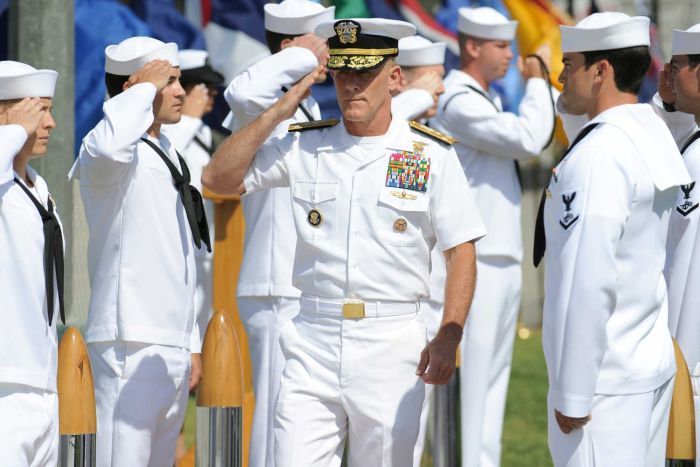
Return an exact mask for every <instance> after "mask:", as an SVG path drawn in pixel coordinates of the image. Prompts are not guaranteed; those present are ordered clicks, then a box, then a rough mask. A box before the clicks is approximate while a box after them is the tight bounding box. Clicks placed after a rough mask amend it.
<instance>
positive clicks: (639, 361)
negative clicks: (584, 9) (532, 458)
mask: <svg viewBox="0 0 700 467" xmlns="http://www.w3.org/2000/svg"><path fill="white" fill-rule="evenodd" d="M561 33H562V51H563V52H564V59H563V61H564V69H563V71H562V73H561V75H560V77H559V81H560V82H561V83H562V84H563V85H564V89H563V92H562V94H561V97H560V100H561V102H562V104H563V110H564V111H565V112H567V113H569V114H573V115H584V114H585V115H586V116H587V117H588V118H589V119H590V121H589V122H588V123H587V124H586V126H585V127H584V128H583V129H582V130H581V131H579V132H578V134H577V136H576V138H575V139H574V140H573V141H572V143H571V145H570V147H569V150H568V151H567V153H566V154H565V157H564V158H563V159H562V161H561V162H560V163H559V164H558V165H557V166H556V167H555V168H554V170H553V175H552V178H551V181H550V182H549V185H548V187H547V189H546V191H545V193H544V194H543V197H542V201H543V210H541V214H543V215H538V227H537V228H536V233H537V235H536V238H535V248H536V251H535V260H536V262H539V260H540V259H541V255H542V254H543V253H544V246H545V244H546V254H545V303H544V315H543V329H542V344H543V350H544V354H545V359H546V362H547V372H548V377H549V394H548V409H547V410H548V431H549V449H550V452H551V455H552V459H553V461H554V465H555V466H567V467H575V466H595V465H616V466H625V467H627V466H629V467H639V466H650V467H651V466H662V465H664V458H665V455H664V454H665V447H666V431H667V426H668V411H669V407H670V400H671V394H672V392H673V376H674V373H675V362H674V351H673V345H672V343H671V335H670V333H669V330H668V321H667V317H668V299H667V293H666V283H665V280H664V277H663V267H664V260H665V248H666V234H667V230H668V220H669V216H670V215H671V211H672V209H673V207H674V200H675V196H676V189H677V188H676V187H678V186H680V185H682V184H688V183H689V182H690V178H689V176H688V172H687V170H686V169H685V167H684V165H683V161H682V159H681V156H680V154H679V152H678V149H677V147H676V144H675V142H674V140H673V137H672V136H671V133H670V132H669V131H668V129H667V128H666V126H665V125H664V123H663V121H662V120H661V119H660V118H658V117H657V116H656V114H655V113H654V111H653V110H652V108H651V106H649V105H646V104H638V103H637V93H638V92H639V88H640V86H641V83H642V80H643V78H644V74H645V73H646V70H647V69H648V67H649V64H650V61H651V58H650V55H649V47H648V46H649V19H648V18H646V17H633V18H630V17H629V16H627V15H625V14H623V13H613V12H610V13H597V14H594V15H591V16H589V17H587V18H585V19H583V20H581V21H580V22H579V23H578V24H577V25H576V26H574V27H567V26H561Z"/></svg>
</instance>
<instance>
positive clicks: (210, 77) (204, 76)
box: [180, 65, 224, 86]
mask: <svg viewBox="0 0 700 467" xmlns="http://www.w3.org/2000/svg"><path fill="white" fill-rule="evenodd" d="M180 82H181V83H182V84H183V85H187V84H200V83H204V84H209V85H212V86H220V85H222V84H223V83H224V75H222V74H221V73H219V72H218V71H216V70H214V69H213V68H212V67H211V66H210V65H204V66H202V67H199V68H191V69H189V70H182V72H181V74H180Z"/></svg>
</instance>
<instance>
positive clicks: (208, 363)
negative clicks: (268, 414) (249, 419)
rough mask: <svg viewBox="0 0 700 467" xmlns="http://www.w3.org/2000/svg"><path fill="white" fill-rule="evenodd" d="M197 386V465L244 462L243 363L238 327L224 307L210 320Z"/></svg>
mask: <svg viewBox="0 0 700 467" xmlns="http://www.w3.org/2000/svg"><path fill="white" fill-rule="evenodd" d="M202 366H203V368H202V375H203V376H202V380H201V381H200V383H199V388H198V389H197V447H196V457H197V463H196V465H197V466H198V467H242V465H243V446H244V445H243V365H242V362H241V352H240V348H239V346H238V338H237V336H236V329H235V327H234V325H233V322H232V321H231V319H230V318H229V317H228V316H227V314H226V313H225V312H223V311H218V312H217V313H215V314H214V316H213V317H212V318H211V320H210V321H209V326H208V327H207V332H206V334H205V335H204V344H203V345H202Z"/></svg>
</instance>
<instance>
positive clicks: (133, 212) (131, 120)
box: [70, 83, 201, 467]
mask: <svg viewBox="0 0 700 467" xmlns="http://www.w3.org/2000/svg"><path fill="white" fill-rule="evenodd" d="M155 96H156V88H155V86H153V85H152V84H150V83H141V84H137V85H134V86H132V87H131V88H129V89H127V90H126V91H124V92H122V93H121V94H119V95H117V96H115V97H113V98H111V99H109V100H108V101H107V102H106V103H105V104H104V106H103V111H104V114H105V115H104V117H103V119H102V120H101V121H100V122H99V123H98V124H97V126H96V127H95V128H93V129H92V130H91V131H90V133H88V135H87V136H86V137H85V139H84V140H83V144H82V146H81V149H80V154H79V156H78V159H77V160H76V162H75V165H74V166H73V169H72V170H71V173H70V176H71V177H73V178H78V179H79V180H80V194H81V197H82V200H83V204H84V206H85V214H86V217H87V221H88V226H89V228H90V241H89V244H88V269H89V273H90V285H91V296H90V309H89V311H88V323H87V332H86V340H87V342H88V348H89V351H90V360H91V363H92V369H93V373H94V378H95V397H96V402H97V417H98V420H97V424H98V425H97V429H98V435H97V452H98V458H97V463H98V464H99V465H111V466H113V467H116V466H129V467H131V466H134V465H144V466H145V465H147V466H162V465H172V463H173V460H174V456H175V443H176V440H177V436H178V434H179V430H180V428H181V427H182V422H183V419H184V416H185V408H186V403H187V395H188V383H189V374H190V351H192V352H199V351H200V348H201V342H200V340H199V331H198V329H197V323H196V316H195V307H194V294H195V287H196V283H197V273H196V266H195V250H196V247H195V246H194V242H193V237H192V232H190V227H189V224H188V221H187V216H186V214H185V209H184V207H183V205H182V202H181V200H180V196H179V193H178V191H177V189H176V188H175V186H174V183H173V178H172V176H171V174H170V172H169V171H168V168H167V167H166V165H165V163H164V162H163V160H161V158H160V157H159V156H158V154H157V153H156V152H155V151H154V150H153V149H152V148H151V147H150V146H148V145H147V144H146V143H145V142H143V141H141V138H148V139H150V140H151V141H153V142H154V143H155V144H157V145H159V146H160V147H161V148H162V149H163V151H164V152H165V153H166V154H167V156H168V157H169V158H170V160H171V161H172V163H173V164H174V165H175V167H176V168H177V169H178V170H179V171H181V167H180V163H179V161H178V159H177V155H176V154H175V151H174V149H173V148H172V146H171V145H170V142H169V141H168V139H167V138H166V137H165V136H164V135H163V134H162V133H161V135H160V138H159V139H155V138H152V137H150V136H148V135H147V134H146V130H148V128H149V127H150V126H151V124H152V123H153V118H154V117H153V105H152V104H153V99H154V98H155Z"/></svg>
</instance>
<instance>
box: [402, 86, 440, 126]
mask: <svg viewBox="0 0 700 467" xmlns="http://www.w3.org/2000/svg"><path fill="white" fill-rule="evenodd" d="M434 103H435V102H433V96H431V95H430V93H429V92H428V91H426V90H425V89H406V90H405V91H403V92H402V93H400V94H397V95H395V96H394V97H392V98H391V112H392V114H399V115H401V117H402V118H405V119H406V120H415V119H417V118H418V117H420V116H421V115H423V114H424V113H425V112H426V111H427V110H428V109H430V108H431V107H432V106H433V104H434Z"/></svg>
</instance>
